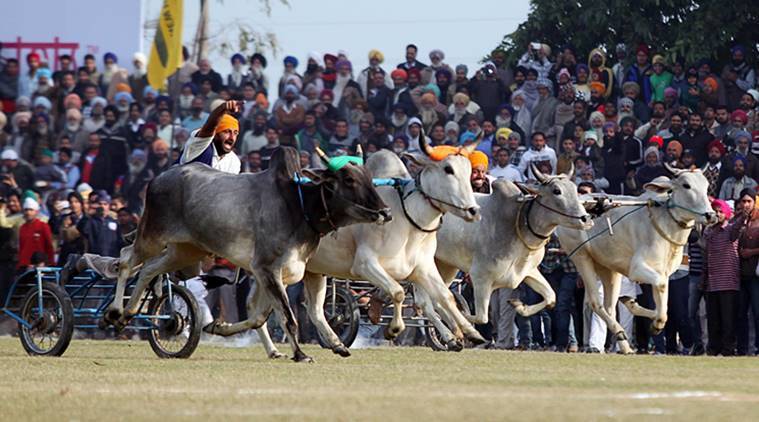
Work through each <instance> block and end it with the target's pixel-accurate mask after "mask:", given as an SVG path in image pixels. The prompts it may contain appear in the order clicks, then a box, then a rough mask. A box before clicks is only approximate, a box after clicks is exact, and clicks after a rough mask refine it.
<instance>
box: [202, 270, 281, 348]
mask: <svg viewBox="0 0 759 422" xmlns="http://www.w3.org/2000/svg"><path fill="white" fill-rule="evenodd" d="M271 304H272V298H271V297H270V296H269V293H268V292H267V290H266V289H262V288H260V285H259V284H258V282H257V281H256V284H255V287H254V288H253V291H252V292H251V293H250V296H249V297H248V305H247V308H248V319H246V320H245V321H240V322H236V323H232V324H230V323H227V322H219V321H214V322H213V324H211V325H210V326H207V327H206V328H205V329H204V330H205V331H206V332H208V333H210V334H216V335H220V336H224V337H228V336H232V335H235V334H238V333H242V332H244V331H248V330H251V329H256V330H257V332H258V337H259V339H260V340H261V343H262V344H263V346H264V349H266V353H267V355H268V356H269V357H280V356H273V353H272V352H277V350H276V347H274V344H273V342H272V341H271V337H269V331H268V330H267V329H266V320H267V319H268V318H269V315H270V314H271V312H272V305H271ZM277 353H278V352H277Z"/></svg>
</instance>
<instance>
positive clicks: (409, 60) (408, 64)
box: [397, 44, 427, 71]
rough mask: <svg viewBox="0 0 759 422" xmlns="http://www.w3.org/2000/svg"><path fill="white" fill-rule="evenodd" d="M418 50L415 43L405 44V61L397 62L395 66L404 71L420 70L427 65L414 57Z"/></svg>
mask: <svg viewBox="0 0 759 422" xmlns="http://www.w3.org/2000/svg"><path fill="white" fill-rule="evenodd" d="M418 52H419V49H418V48H417V47H416V45H415V44H409V45H407V46H406V61H405V62H403V63H399V64H398V66H397V68H398V69H403V70H405V71H409V70H411V69H417V70H420V71H421V70H422V69H424V68H425V67H427V65H426V64H424V63H422V62H420V61H419V60H417V59H416V56H417V53H418Z"/></svg>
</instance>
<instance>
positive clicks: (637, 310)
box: [619, 297, 656, 319]
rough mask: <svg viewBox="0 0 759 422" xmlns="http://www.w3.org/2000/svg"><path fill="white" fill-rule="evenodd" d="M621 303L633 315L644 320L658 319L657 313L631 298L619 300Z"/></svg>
mask: <svg viewBox="0 0 759 422" xmlns="http://www.w3.org/2000/svg"><path fill="white" fill-rule="evenodd" d="M619 301H620V302H622V304H623V305H625V307H626V308H627V309H628V310H629V311H630V313H631V314H633V315H635V316H639V317H643V318H648V319H654V318H656V311H654V310H653V309H648V308H644V307H642V306H640V305H639V304H638V301H637V300H635V299H633V298H631V297H622V298H619Z"/></svg>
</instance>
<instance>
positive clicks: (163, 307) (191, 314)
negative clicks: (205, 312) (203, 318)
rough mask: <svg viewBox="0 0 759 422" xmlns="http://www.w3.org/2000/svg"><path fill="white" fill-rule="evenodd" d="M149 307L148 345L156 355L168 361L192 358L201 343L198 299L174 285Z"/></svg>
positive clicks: (155, 298)
mask: <svg viewBox="0 0 759 422" xmlns="http://www.w3.org/2000/svg"><path fill="white" fill-rule="evenodd" d="M171 293H172V296H173V297H172V298H170V297H169V289H163V294H162V295H161V296H155V295H154V296H153V297H152V298H151V299H150V304H149V305H148V314H147V315H148V316H150V317H153V318H154V319H149V320H147V322H148V324H151V325H152V326H153V328H152V329H150V330H147V333H148V342H149V343H150V347H151V348H152V349H153V352H155V354H156V355H158V357H160V358H166V359H186V358H189V357H190V356H191V355H192V353H193V352H194V351H195V349H196V348H197V347H198V342H199V341H200V331H201V328H202V327H201V326H200V323H201V322H200V311H199V310H198V302H196V301H195V297H194V296H193V295H192V294H191V293H190V292H189V290H187V289H186V288H185V287H182V286H178V285H176V284H173V285H172V286H171Z"/></svg>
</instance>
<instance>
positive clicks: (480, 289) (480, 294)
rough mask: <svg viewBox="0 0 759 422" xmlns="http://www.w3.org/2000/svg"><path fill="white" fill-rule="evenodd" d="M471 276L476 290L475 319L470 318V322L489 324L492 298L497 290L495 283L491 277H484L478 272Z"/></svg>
mask: <svg viewBox="0 0 759 422" xmlns="http://www.w3.org/2000/svg"><path fill="white" fill-rule="evenodd" d="M475 268H476V267H475ZM470 276H471V278H472V288H473V289H474V317H470V318H469V322H471V323H472V324H487V323H488V321H489V317H490V315H489V310H490V297H491V296H493V290H495V288H494V287H493V282H492V281H491V278H490V277H483V276H481V275H480V274H478V273H477V272H472V274H470Z"/></svg>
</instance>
